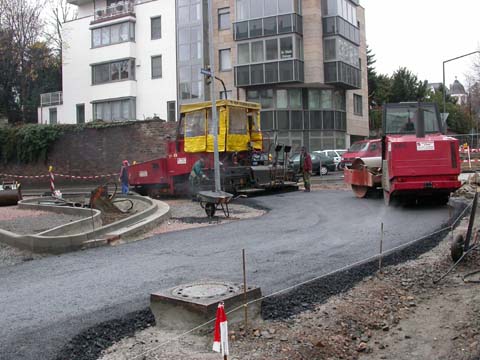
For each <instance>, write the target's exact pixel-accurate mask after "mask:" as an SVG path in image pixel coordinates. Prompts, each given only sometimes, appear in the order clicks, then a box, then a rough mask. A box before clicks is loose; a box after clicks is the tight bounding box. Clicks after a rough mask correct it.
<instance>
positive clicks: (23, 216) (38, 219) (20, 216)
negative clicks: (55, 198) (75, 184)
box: [0, 206, 83, 235]
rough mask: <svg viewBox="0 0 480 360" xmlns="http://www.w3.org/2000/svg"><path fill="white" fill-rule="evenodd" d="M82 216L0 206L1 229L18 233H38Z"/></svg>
mask: <svg viewBox="0 0 480 360" xmlns="http://www.w3.org/2000/svg"><path fill="white" fill-rule="evenodd" d="M82 218H83V217H82V216H73V215H65V214H57V213H52V212H48V211H39V210H28V209H19V208H18V207H17V206H5V207H0V229H3V230H7V231H11V232H14V233H17V234H22V235H26V234H36V233H39V232H42V231H46V230H48V229H52V228H54V227H57V226H60V225H64V224H68V223H69V222H72V221H77V220H80V219H82Z"/></svg>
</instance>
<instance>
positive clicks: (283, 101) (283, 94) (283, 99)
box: [277, 89, 288, 109]
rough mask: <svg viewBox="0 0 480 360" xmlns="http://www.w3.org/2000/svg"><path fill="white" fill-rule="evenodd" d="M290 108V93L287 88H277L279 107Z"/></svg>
mask: <svg viewBox="0 0 480 360" xmlns="http://www.w3.org/2000/svg"><path fill="white" fill-rule="evenodd" d="M287 108H288V93H287V90H283V89H279V90H277V109H287Z"/></svg>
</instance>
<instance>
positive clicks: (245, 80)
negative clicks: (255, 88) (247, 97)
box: [235, 65, 250, 86]
mask: <svg viewBox="0 0 480 360" xmlns="http://www.w3.org/2000/svg"><path fill="white" fill-rule="evenodd" d="M235 70H236V76H237V85H238V86H242V85H249V84H250V66H248V65H247V66H237V67H236V68H235Z"/></svg>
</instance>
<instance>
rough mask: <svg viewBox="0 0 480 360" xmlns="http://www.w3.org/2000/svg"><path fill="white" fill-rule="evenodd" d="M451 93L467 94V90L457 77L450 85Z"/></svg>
mask: <svg viewBox="0 0 480 360" xmlns="http://www.w3.org/2000/svg"><path fill="white" fill-rule="evenodd" d="M450 93H451V94H452V95H466V94H467V92H466V91H465V88H464V87H463V85H462V84H461V83H460V81H458V80H457V79H455V81H454V82H453V84H452V85H450Z"/></svg>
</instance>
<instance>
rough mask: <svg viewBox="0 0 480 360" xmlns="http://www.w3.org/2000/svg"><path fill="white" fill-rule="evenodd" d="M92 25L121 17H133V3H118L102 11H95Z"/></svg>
mask: <svg viewBox="0 0 480 360" xmlns="http://www.w3.org/2000/svg"><path fill="white" fill-rule="evenodd" d="M94 15H95V17H94V21H92V24H95V23H99V22H103V21H107V20H111V19H117V18H120V17H123V16H135V7H134V1H118V2H116V3H115V4H112V5H110V6H108V7H106V8H103V9H96V10H95V14H94Z"/></svg>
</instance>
